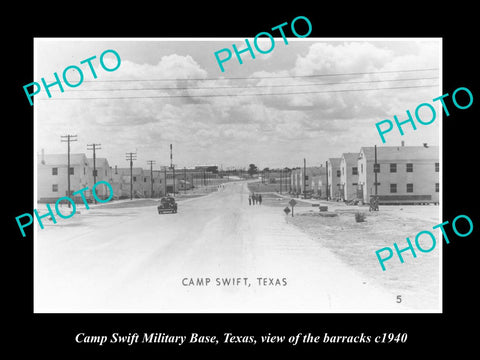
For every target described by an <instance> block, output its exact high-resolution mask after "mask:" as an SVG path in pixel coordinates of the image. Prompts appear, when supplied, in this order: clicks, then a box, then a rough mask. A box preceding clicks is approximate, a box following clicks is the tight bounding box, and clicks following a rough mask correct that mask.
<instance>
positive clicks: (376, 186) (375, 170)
mask: <svg viewBox="0 0 480 360" xmlns="http://www.w3.org/2000/svg"><path fill="white" fill-rule="evenodd" d="M378 167H379V166H378V164H377V145H375V163H374V164H373V172H374V174H375V196H376V195H378V184H377V173H378Z"/></svg>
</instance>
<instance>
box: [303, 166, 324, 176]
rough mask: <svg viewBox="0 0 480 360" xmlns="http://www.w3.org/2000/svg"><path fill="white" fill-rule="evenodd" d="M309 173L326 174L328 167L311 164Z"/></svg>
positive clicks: (308, 168) (308, 169) (313, 174)
mask: <svg viewBox="0 0 480 360" xmlns="http://www.w3.org/2000/svg"><path fill="white" fill-rule="evenodd" d="M306 170H307V173H308V174H310V175H312V176H315V175H325V174H326V173H327V168H326V167H323V166H310V167H307V169H306Z"/></svg>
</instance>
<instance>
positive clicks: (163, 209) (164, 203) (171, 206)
mask: <svg viewBox="0 0 480 360" xmlns="http://www.w3.org/2000/svg"><path fill="white" fill-rule="evenodd" d="M157 210H158V213H159V214H164V213H167V212H170V213H176V212H177V203H176V202H175V199H174V198H173V197H171V196H167V197H163V198H161V199H160V204H158V206H157Z"/></svg>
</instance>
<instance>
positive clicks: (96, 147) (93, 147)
mask: <svg viewBox="0 0 480 360" xmlns="http://www.w3.org/2000/svg"><path fill="white" fill-rule="evenodd" d="M101 145H102V144H95V143H93V144H87V150H93V185H95V184H96V183H97V165H96V162H95V159H96V156H95V150H101V149H102V148H101V147H99V146H101ZM93 198H94V201H95V204H96V203H97V199H95V197H93Z"/></svg>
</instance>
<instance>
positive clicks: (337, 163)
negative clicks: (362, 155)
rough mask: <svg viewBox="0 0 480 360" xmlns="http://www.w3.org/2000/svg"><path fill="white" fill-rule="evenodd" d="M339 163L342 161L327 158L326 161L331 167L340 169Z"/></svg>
mask: <svg viewBox="0 0 480 360" xmlns="http://www.w3.org/2000/svg"><path fill="white" fill-rule="evenodd" d="M357 155H358V154H357ZM341 161H342V158H329V159H328V162H329V163H330V164H331V166H335V167H340V162H341Z"/></svg>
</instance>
